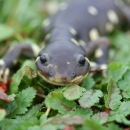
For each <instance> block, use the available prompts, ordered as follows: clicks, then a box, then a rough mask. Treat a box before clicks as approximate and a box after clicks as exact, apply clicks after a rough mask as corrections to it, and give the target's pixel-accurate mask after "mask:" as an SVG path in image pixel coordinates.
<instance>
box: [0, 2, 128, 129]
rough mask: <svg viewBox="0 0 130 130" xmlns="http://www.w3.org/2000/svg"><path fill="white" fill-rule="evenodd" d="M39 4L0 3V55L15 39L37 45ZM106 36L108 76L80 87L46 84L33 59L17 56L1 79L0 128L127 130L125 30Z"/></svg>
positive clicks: (41, 15) (91, 79) (90, 79)
mask: <svg viewBox="0 0 130 130" xmlns="http://www.w3.org/2000/svg"><path fill="white" fill-rule="evenodd" d="M39 2H40V4H39ZM41 2H42V0H37V1H36V0H19V1H17V0H10V1H6V0H5V1H0V7H1V8H0V14H1V18H0V34H1V35H0V49H1V51H0V56H1V57H2V56H3V55H4V54H5V52H6V51H7V48H8V47H9V46H12V45H14V44H18V43H19V42H23V41H26V40H27V41H31V42H32V41H33V42H36V43H40V40H41V39H40V38H39V37H38V36H39V35H40V33H41V32H40V30H39V28H40V27H41V24H42V21H43V20H44V19H45V18H46V16H47V15H48V14H47V12H46V11H45V10H44V11H43V10H41V7H42V6H41V5H42V4H41ZM53 2H54V1H53ZM23 5H24V6H23ZM43 5H44V4H43ZM36 7H37V8H38V9H39V10H38V11H37V10H36V9H35V8H36ZM9 9H10V10H9ZM8 10H9V11H8ZM41 12H42V13H41ZM108 37H109V39H110V41H111V43H112V44H111V47H110V51H109V65H108V69H107V76H106V77H103V76H102V73H101V72H98V73H96V74H95V75H93V74H92V73H90V74H89V75H88V77H87V78H86V79H85V80H84V81H83V82H82V83H81V84H79V85H71V86H65V87H56V86H53V85H50V84H48V83H46V82H45V81H43V80H42V79H41V78H40V77H39V76H37V71H36V66H35V60H33V59H26V58H25V57H21V58H20V59H18V64H17V65H16V68H14V69H11V73H10V76H9V79H8V82H7V84H5V83H4V82H3V79H2V78H1V79H0V130H129V129H130V127H129V126H130V52H129V48H130V33H129V31H126V32H122V31H119V30H118V31H116V32H114V33H113V34H111V35H110V36H108ZM34 39H35V40H34ZM92 75H93V76H92Z"/></svg>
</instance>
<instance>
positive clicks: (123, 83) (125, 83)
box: [118, 70, 130, 99]
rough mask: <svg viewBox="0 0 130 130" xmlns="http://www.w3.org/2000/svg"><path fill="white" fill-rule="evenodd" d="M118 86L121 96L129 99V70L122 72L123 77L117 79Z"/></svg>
mask: <svg viewBox="0 0 130 130" xmlns="http://www.w3.org/2000/svg"><path fill="white" fill-rule="evenodd" d="M118 86H119V88H120V89H121V90H122V96H123V97H124V98H125V99H130V70H128V71H127V72H126V73H125V74H124V76H123V79H121V80H120V81H118Z"/></svg>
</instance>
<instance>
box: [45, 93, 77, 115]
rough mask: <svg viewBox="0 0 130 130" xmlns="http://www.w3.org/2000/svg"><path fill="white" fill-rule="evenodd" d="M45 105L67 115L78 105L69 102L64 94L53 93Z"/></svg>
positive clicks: (47, 98)
mask: <svg viewBox="0 0 130 130" xmlns="http://www.w3.org/2000/svg"><path fill="white" fill-rule="evenodd" d="M45 104H46V106H47V107H49V108H52V109H54V110H58V111H59V113H61V114H65V113H67V112H68V111H71V110H72V109H73V108H74V107H75V106H76V103H75V102H73V101H68V100H67V99H65V98H64V96H63V94H62V92H58V91H57V92H55V91H54V92H51V93H50V94H49V95H48V96H47V97H46V100H45Z"/></svg>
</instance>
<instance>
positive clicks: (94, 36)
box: [0, 0, 130, 86]
mask: <svg viewBox="0 0 130 130" xmlns="http://www.w3.org/2000/svg"><path fill="white" fill-rule="evenodd" d="M129 12H130V8H129V6H128V5H127V4H126V3H124V2H123V1H122V0H103V1H102V0H96V1H95V0H74V1H72V2H70V4H69V6H68V7H67V8H66V9H64V10H61V11H60V12H59V13H57V14H56V15H55V16H54V17H51V18H50V19H48V20H46V21H44V25H46V27H45V30H46V32H49V33H48V34H47V36H46V38H45V39H46V42H47V43H48V45H47V47H45V48H44V49H43V50H41V51H40V53H39V47H38V46H37V45H36V44H28V43H24V44H18V45H16V46H14V47H13V48H12V49H10V50H9V51H8V53H7V54H6V55H5V56H4V57H3V59H1V60H0V66H1V67H0V75H1V76H2V75H3V74H4V75H5V77H6V76H7V75H8V74H9V68H10V67H12V66H13V64H14V61H15V59H18V58H19V56H20V55H21V54H24V55H26V56H29V57H35V56H37V55H38V53H39V55H38V56H37V58H36V67H37V71H38V74H39V75H40V76H41V77H42V78H43V80H45V81H47V82H49V83H51V84H54V85H59V86H65V85H71V84H79V83H80V82H82V80H83V79H84V78H85V77H86V76H87V74H88V73H89V71H90V70H92V69H93V68H100V69H107V62H108V50H109V45H110V42H109V40H108V39H107V38H106V37H105V35H106V33H109V32H112V31H113V30H114V29H115V28H117V27H119V26H122V27H124V25H126V24H127V25H129V24H130V13H129ZM92 55H93V56H95V61H96V62H94V63H93V62H90V61H89V58H90V57H91V56H92Z"/></svg>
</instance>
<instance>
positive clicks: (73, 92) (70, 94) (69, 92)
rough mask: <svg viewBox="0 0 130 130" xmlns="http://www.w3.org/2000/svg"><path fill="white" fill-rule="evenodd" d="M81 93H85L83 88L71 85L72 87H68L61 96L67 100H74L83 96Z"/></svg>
mask: <svg viewBox="0 0 130 130" xmlns="http://www.w3.org/2000/svg"><path fill="white" fill-rule="evenodd" d="M83 92H85V89H84V88H83V87H80V86H78V85H73V86H68V87H67V88H66V89H65V91H64V92H63V94H64V97H65V98H66V99H68V100H76V99H79V98H80V97H81V96H82V95H83Z"/></svg>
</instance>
